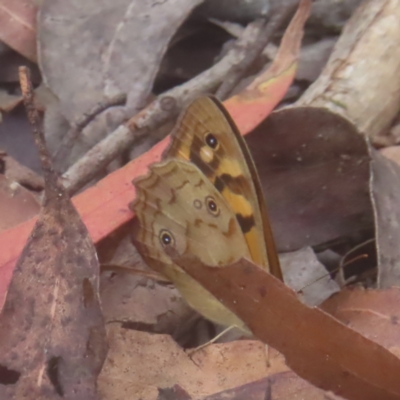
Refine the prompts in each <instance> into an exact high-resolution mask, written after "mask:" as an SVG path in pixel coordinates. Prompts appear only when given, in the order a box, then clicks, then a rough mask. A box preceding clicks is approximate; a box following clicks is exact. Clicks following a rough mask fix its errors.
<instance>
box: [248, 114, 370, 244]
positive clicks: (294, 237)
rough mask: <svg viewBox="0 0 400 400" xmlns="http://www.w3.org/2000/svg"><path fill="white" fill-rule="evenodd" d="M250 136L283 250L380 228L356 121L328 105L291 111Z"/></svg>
mask: <svg viewBox="0 0 400 400" xmlns="http://www.w3.org/2000/svg"><path fill="white" fill-rule="evenodd" d="M246 139H247V143H248V144H249V147H250V150H251V152H252V155H253V158H254V161H255V163H256V166H257V169H258V172H259V175H260V178H261V183H262V186H263V190H264V195H265V199H266V202H267V204H268V211H269V215H270V220H271V224H272V230H273V232H274V237H275V240H276V244H277V247H278V251H282V252H287V251H294V250H298V249H299V248H302V247H305V246H315V245H318V244H321V243H324V242H328V241H330V240H333V239H337V238H340V237H349V236H352V235H354V234H357V233H359V232H362V231H365V230H369V231H371V232H373V215H372V205H371V200H370V197H369V172H370V171H369V160H370V156H369V154H368V148H367V144H366V142H365V139H364V137H363V136H361V135H360V134H359V133H358V131H357V129H356V128H355V127H354V126H353V125H352V124H351V123H350V122H349V121H347V120H345V119H344V118H343V117H341V116H338V115H336V114H334V113H332V112H330V111H328V110H325V109H322V108H312V107H294V108H287V109H283V110H280V111H276V112H274V113H272V114H271V115H270V116H269V117H268V118H267V119H266V120H265V121H264V122H263V123H262V124H261V125H260V126H259V127H258V128H256V129H255V130H254V131H253V132H252V133H250V134H249V135H247V137H246Z"/></svg>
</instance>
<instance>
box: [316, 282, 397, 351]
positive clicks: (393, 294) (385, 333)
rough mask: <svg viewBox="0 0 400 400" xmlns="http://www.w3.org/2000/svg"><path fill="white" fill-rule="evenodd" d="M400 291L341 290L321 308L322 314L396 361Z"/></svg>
mask: <svg viewBox="0 0 400 400" xmlns="http://www.w3.org/2000/svg"><path fill="white" fill-rule="evenodd" d="M399 304H400V289H399V288H397V287H393V288H390V289H384V290H372V289H362V288H354V289H344V290H342V291H341V292H340V293H338V294H336V295H334V296H333V297H332V298H330V299H329V300H327V301H326V302H325V303H324V304H322V305H321V308H323V310H324V311H326V312H329V313H330V314H332V315H333V316H334V317H335V318H337V319H339V320H340V321H342V322H343V323H344V324H346V325H347V326H349V327H350V328H352V329H354V330H356V331H357V332H360V333H361V334H362V335H364V336H366V337H368V338H370V339H371V340H374V341H375V342H377V343H379V344H381V345H382V346H384V347H386V348H387V349H388V350H390V351H391V352H392V353H394V354H396V355H397V356H398V357H400V344H399V343H400V325H399V321H400V310H399Z"/></svg>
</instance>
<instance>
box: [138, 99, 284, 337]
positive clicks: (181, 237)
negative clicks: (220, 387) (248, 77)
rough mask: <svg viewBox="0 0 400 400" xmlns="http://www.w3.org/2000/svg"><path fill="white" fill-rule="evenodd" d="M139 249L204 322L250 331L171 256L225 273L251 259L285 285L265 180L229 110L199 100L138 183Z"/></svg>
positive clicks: (177, 125)
mask: <svg viewBox="0 0 400 400" xmlns="http://www.w3.org/2000/svg"><path fill="white" fill-rule="evenodd" d="M133 184H134V185H135V187H136V200H135V201H134V202H133V203H132V205H131V208H132V210H133V211H134V212H135V214H136V216H137V218H138V222H139V223H138V227H137V231H136V232H135V234H134V239H133V242H134V244H135V246H136V248H137V249H138V251H139V253H140V254H141V256H142V258H143V259H144V261H145V262H146V263H147V264H148V265H149V266H150V267H151V268H153V269H155V270H156V271H158V272H160V273H162V274H163V275H165V276H166V277H167V278H168V279H170V280H171V281H172V282H173V283H174V284H175V286H176V287H177V289H178V290H179V291H180V293H181V294H182V296H183V297H184V298H185V299H186V301H187V302H188V304H189V305H190V306H191V307H192V308H194V309H195V310H197V311H198V312H199V313H200V314H202V315H203V316H204V317H205V318H207V319H209V320H211V321H213V322H215V323H218V324H221V325H225V326H237V327H239V328H241V329H242V330H244V331H247V328H246V326H245V324H244V323H243V322H242V321H241V320H240V319H239V318H238V317H237V316H236V315H235V314H234V313H232V312H231V311H230V310H228V309H227V308H226V307H225V306H224V305H223V304H222V303H220V302H219V301H218V300H217V299H216V298H215V297H214V296H213V295H212V294H211V293H210V292H208V291H207V290H206V289H204V288H203V287H202V286H201V285H200V284H199V283H197V281H195V280H194V279H193V278H191V277H190V276H189V275H188V274H186V273H185V272H184V271H183V270H182V269H181V268H179V267H178V266H177V265H176V264H174V263H173V262H172V260H171V258H170V257H169V256H168V254H167V251H166V249H167V248H168V247H173V248H174V249H175V250H176V251H177V253H178V254H180V255H183V254H191V255H194V256H197V257H198V258H200V260H201V261H203V263H204V264H207V265H211V266H219V267H221V266H224V265H229V264H231V263H233V262H236V261H238V260H239V259H240V258H242V257H245V258H248V259H250V260H252V261H253V262H254V263H256V264H258V265H259V266H261V267H262V268H264V269H265V270H267V271H268V272H270V273H272V274H273V275H275V276H276V277H278V278H279V279H281V280H282V273H281V269H280V265H279V259H278V256H277V252H276V249H275V245H274V241H273V237H272V232H271V228H270V223H269V220H268V215H267V210H266V205H265V201H264V198H263V194H262V190H261V185H260V180H259V177H258V175H257V170H256V168H255V165H254V162H253V160H252V158H251V155H250V152H249V149H248V148H247V145H246V143H245V141H244V139H243V138H242V136H241V135H240V132H239V131H238V129H237V127H236V126H235V123H234V122H233V120H232V118H231V117H230V115H229V113H228V112H227V111H226V110H225V108H224V106H223V105H222V104H221V103H220V102H219V101H218V100H217V99H215V98H214V97H212V96H202V97H199V98H197V99H196V100H194V101H193V102H192V103H191V104H190V105H189V106H188V107H187V109H186V110H185V111H184V112H183V113H182V114H181V116H180V118H179V119H178V122H177V124H176V126H175V128H174V130H173V132H172V133H171V142H170V145H169V147H168V148H167V149H166V151H165V152H164V154H163V161H161V162H159V163H155V164H153V165H152V166H150V168H149V173H148V174H147V175H146V176H144V177H139V178H137V179H136V180H134V182H133Z"/></svg>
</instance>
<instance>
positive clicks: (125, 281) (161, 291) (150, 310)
mask: <svg viewBox="0 0 400 400" xmlns="http://www.w3.org/2000/svg"><path fill="white" fill-rule="evenodd" d="M101 299H102V304H103V312H104V317H105V320H106V322H108V323H110V322H114V323H115V322H120V323H124V325H125V326H129V327H131V328H133V327H136V329H139V327H140V328H141V329H146V330H147V331H150V332H163V333H170V334H172V333H173V332H174V330H175V328H176V327H177V326H179V325H180V324H182V323H183V322H184V320H185V319H186V318H187V317H188V316H189V315H191V314H192V313H193V311H192V309H191V308H190V307H189V306H188V305H187V304H186V303H185V302H184V300H183V299H182V297H181V295H180V294H179V292H178V291H177V289H175V287H173V286H172V285H162V284H158V283H156V282H154V281H152V280H150V279H147V278H145V277H143V276H140V275H139V274H137V275H132V274H128V273H117V274H115V273H111V274H109V273H103V274H102V276H101Z"/></svg>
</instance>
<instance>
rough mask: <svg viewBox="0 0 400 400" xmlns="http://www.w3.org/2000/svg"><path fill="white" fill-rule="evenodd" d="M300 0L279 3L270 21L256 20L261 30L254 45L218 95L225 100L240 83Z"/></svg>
mask: <svg viewBox="0 0 400 400" xmlns="http://www.w3.org/2000/svg"><path fill="white" fill-rule="evenodd" d="M296 3H298V1H296V2H295V1H290V2H289V4H285V2H283V3H280V2H279V3H278V6H277V9H276V10H274V9H273V10H271V13H272V17H271V18H270V20H269V21H268V22H266V20H265V19H260V20H258V21H256V22H257V23H258V24H259V26H260V32H259V35H258V37H257V40H256V41H255V43H254V45H253V46H248V47H247V48H246V49H245V51H246V56H245V57H243V59H242V61H241V62H239V63H237V64H235V65H234V66H233V68H232V69H231V71H230V72H229V74H228V75H227V77H226V78H225V79H224V81H223V82H222V84H221V86H220V87H219V89H218V90H217V92H216V96H217V97H218V98H219V99H221V100H224V99H226V98H227V97H228V96H229V95H230V94H231V92H232V90H233V89H234V88H235V86H236V85H237V84H238V82H239V81H240V79H242V78H243V76H244V75H245V73H246V72H247V71H248V70H249V68H250V67H251V66H252V64H253V63H254V61H255V60H256V59H257V58H258V57H259V56H260V54H261V53H262V51H263V50H264V48H265V47H266V46H267V45H268V43H269V42H270V40H271V38H272V36H273V35H274V33H275V32H276V31H277V30H278V29H279V28H280V26H281V25H282V23H283V22H284V21H285V20H286V19H287V17H288V15H289V14H290V13H291V12H292V11H293V10H294V8H295V6H296Z"/></svg>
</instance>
